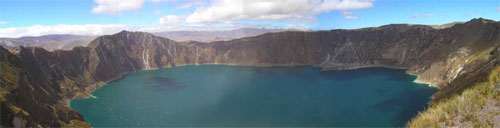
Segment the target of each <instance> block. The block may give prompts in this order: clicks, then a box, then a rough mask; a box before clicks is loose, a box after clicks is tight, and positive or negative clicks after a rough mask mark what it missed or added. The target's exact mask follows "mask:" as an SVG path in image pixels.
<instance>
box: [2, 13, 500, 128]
mask: <svg viewBox="0 0 500 128" xmlns="http://www.w3.org/2000/svg"><path fill="white" fill-rule="evenodd" d="M499 26H500V24H499V23H498V22H494V21H489V20H484V19H475V20H472V21H469V22H466V23H463V24H457V25H455V26H453V27H449V28H445V29H434V28H432V27H429V26H422V25H404V24H400V25H386V26H382V27H378V28H365V29H357V30H331V31H317V32H298V31H294V32H279V33H267V34H263V35H259V36H256V37H248V38H242V39H235V40H230V41H219V42H212V43H200V42H176V41H173V40H169V39H166V38H162V37H157V36H154V35H152V34H149V33H143V32H127V31H122V32H120V33H117V34H114V35H107V36H101V37H98V38H96V39H95V40H93V41H91V42H90V43H89V45H88V46H87V47H75V48H73V49H72V50H67V51H62V50H56V51H53V52H49V51H46V50H44V49H41V48H34V47H16V48H13V49H11V51H10V52H8V51H7V50H5V49H3V48H1V49H2V50H0V51H2V52H1V54H2V56H3V57H2V60H1V62H2V63H5V65H9V68H11V67H12V68H16V69H19V70H20V71H21V73H19V74H15V73H14V76H17V77H16V79H18V80H19V81H17V82H13V83H14V84H15V85H14V84H12V85H6V86H4V85H2V88H3V89H4V90H5V91H4V92H7V93H4V94H5V95H3V96H4V97H5V98H3V99H5V101H6V102H2V125H4V126H13V123H8V122H13V120H14V119H15V120H17V121H16V122H19V119H16V118H17V117H18V116H17V115H19V114H21V115H22V114H23V111H24V112H26V113H27V114H29V115H28V116H24V117H22V120H23V121H27V123H26V126H38V125H40V126H62V125H65V124H68V123H71V122H74V121H75V120H77V121H83V117H82V116H81V115H80V114H78V113H77V112H75V111H73V110H71V109H70V108H68V107H67V101H68V99H72V98H85V97H88V96H89V95H90V92H91V91H93V90H95V89H96V88H98V87H99V86H101V85H103V84H104V83H106V82H109V81H111V80H114V79H117V78H119V77H121V76H122V75H124V74H126V73H129V72H133V71H138V70H151V69H156V68H166V67H171V66H178V65H186V64H230V65H251V66H270V65H285V66H286V65H313V66H321V67H323V68H324V69H326V70H328V69H348V68H358V67H372V66H381V67H392V68H409V71H408V72H409V73H411V74H416V75H418V76H420V77H419V80H420V81H423V82H429V83H431V84H433V85H436V86H438V87H440V88H442V90H443V91H442V92H440V93H438V94H436V96H435V98H436V99H443V98H446V97H447V96H449V95H450V93H459V92H460V91H461V90H462V89H463V88H467V87H468V85H470V83H472V82H475V81H478V80H480V79H481V78H482V76H481V74H484V72H485V71H487V70H489V69H490V68H491V67H492V66H494V65H498V64H499V63H498V62H499V60H500V59H499V56H498V54H499V51H498V50H500V49H499V48H498V45H499V41H500V39H499V36H498V35H499V30H498V29H499ZM3 65H4V64H3ZM2 77H3V76H2ZM2 80H4V79H2ZM5 83H6V82H5ZM12 88H14V89H12ZM2 101H4V100H2ZM9 105H13V106H17V107H18V108H19V109H21V110H22V111H14V110H15V109H4V108H8V107H4V106H9ZM4 111H5V113H7V114H5V113H4ZM14 117H15V118H14ZM4 122H7V123H4Z"/></svg>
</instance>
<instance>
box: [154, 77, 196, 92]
mask: <svg viewBox="0 0 500 128" xmlns="http://www.w3.org/2000/svg"><path fill="white" fill-rule="evenodd" d="M146 84H147V85H150V86H148V89H149V90H151V91H169V92H172V91H178V90H182V89H184V88H185V87H186V85H185V84H183V83H180V82H176V81H174V80H172V79H170V78H167V77H153V78H151V80H150V81H147V82H146Z"/></svg>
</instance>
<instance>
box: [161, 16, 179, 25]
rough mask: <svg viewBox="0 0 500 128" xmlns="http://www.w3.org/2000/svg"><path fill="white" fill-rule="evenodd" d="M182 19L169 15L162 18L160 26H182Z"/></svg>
mask: <svg viewBox="0 0 500 128" xmlns="http://www.w3.org/2000/svg"><path fill="white" fill-rule="evenodd" d="M182 21H183V20H182V17H180V16H176V15H168V16H163V17H161V18H160V20H159V23H160V25H180V24H181V23H182Z"/></svg>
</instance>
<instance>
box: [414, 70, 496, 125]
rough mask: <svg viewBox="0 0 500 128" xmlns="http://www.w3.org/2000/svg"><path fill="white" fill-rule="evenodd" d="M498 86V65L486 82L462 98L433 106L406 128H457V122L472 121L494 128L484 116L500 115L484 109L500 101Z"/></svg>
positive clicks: (459, 96) (461, 96)
mask: <svg viewBox="0 0 500 128" xmlns="http://www.w3.org/2000/svg"><path fill="white" fill-rule="evenodd" d="M499 83H500V66H497V67H495V68H494V69H493V70H492V71H491V73H490V75H489V77H488V79H487V80H486V81H484V82H482V83H478V84H476V85H475V86H473V87H472V88H470V89H467V90H465V91H464V92H463V93H462V94H461V95H457V96H454V97H451V98H449V99H448V100H445V101H442V102H439V103H437V104H434V105H432V106H431V107H430V108H429V109H427V110H426V111H424V112H422V113H419V115H418V116H417V117H415V118H414V119H413V120H411V121H410V122H408V123H407V126H408V127H414V128H427V127H450V126H456V125H457V123H463V122H472V126H473V127H493V122H491V120H489V117H485V118H482V117H484V116H496V115H498V112H493V113H492V112H488V113H487V114H485V113H484V111H481V110H483V109H486V108H485V107H486V106H488V105H492V104H493V105H494V104H496V103H498V102H499V101H500V92H499V91H498V88H499V86H500V85H499Z"/></svg>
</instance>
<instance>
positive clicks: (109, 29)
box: [0, 16, 311, 38]
mask: <svg viewBox="0 0 500 128" xmlns="http://www.w3.org/2000/svg"><path fill="white" fill-rule="evenodd" d="M166 17H168V16H166ZM179 18H181V17H179ZM167 19H168V18H167ZM238 28H272V29H279V28H284V29H296V30H311V27H309V26H307V25H302V24H287V25H283V26H277V25H270V24H241V23H231V24H210V25H203V24H188V25H175V24H174V25H157V26H130V25H123V24H83V25H65V24H61V25H54V26H43V25H34V26H30V27H9V28H0V38H1V37H8V38H18V37H23V36H42V35H49V34H72V35H96V36H99V35H109V34H114V33H117V32H120V31H122V30H127V31H141V32H165V31H222V30H234V29H238Z"/></svg>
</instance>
